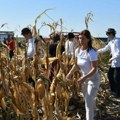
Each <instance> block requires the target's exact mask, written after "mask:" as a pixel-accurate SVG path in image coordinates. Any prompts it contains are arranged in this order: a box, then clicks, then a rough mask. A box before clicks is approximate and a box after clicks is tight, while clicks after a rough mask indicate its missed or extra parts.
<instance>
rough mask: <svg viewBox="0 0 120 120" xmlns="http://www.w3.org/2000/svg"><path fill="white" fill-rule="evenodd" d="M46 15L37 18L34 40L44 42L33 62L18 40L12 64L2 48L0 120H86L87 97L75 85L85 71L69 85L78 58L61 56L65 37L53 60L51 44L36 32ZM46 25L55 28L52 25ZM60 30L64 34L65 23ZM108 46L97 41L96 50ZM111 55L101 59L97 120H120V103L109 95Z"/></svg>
mask: <svg viewBox="0 0 120 120" xmlns="http://www.w3.org/2000/svg"><path fill="white" fill-rule="evenodd" d="M45 12H46V11H44V12H43V13H42V14H40V15H39V16H38V17H37V18H36V20H35V24H34V26H33V29H32V32H33V36H34V37H35V38H36V39H37V40H38V41H40V43H39V42H36V43H35V53H34V58H33V61H30V60H29V59H28V58H27V53H26V51H27V46H26V47H25V49H23V50H22V49H20V48H19V47H18V43H17V40H16V41H15V42H16V49H15V55H14V58H13V59H12V60H9V58H8V55H7V54H8V51H7V50H6V49H5V48H2V47H1V48H0V61H1V62H0V120H85V108H84V100H83V96H82V93H81V89H80V88H79V87H78V86H76V84H75V81H76V80H77V79H78V78H79V77H80V75H81V71H79V72H77V73H75V74H74V75H73V77H72V78H71V81H69V82H66V81H65V76H66V74H67V73H68V71H69V70H70V68H71V67H72V65H73V64H74V63H75V62H76V60H75V58H71V59H70V58H68V57H67V56H65V54H61V53H60V49H61V45H62V44H63V42H64V39H62V35H61V39H60V42H59V44H58V46H57V50H56V57H54V58H49V53H48V48H49V44H48V43H45V42H44V41H42V40H41V39H40V38H39V35H38V32H37V30H36V23H37V20H38V19H39V18H40V17H41V16H42V15H43V14H44V13H45ZM44 24H45V23H44ZM45 25H48V26H50V27H51V25H50V24H45ZM54 25H55V26H54ZM54 25H52V27H51V29H52V30H53V29H54V31H55V29H56V24H54ZM57 25H59V24H57ZM60 26H61V33H62V20H60ZM16 39H17V38H16ZM39 45H41V47H42V48H43V49H44V56H43V57H40V56H39V54H40V53H39V47H38V46H39ZM104 46H105V44H104V43H103V42H102V41H101V40H96V39H94V38H93V47H94V48H95V49H99V48H101V47H104ZM108 54H109V53H104V54H102V55H99V72H100V75H101V86H100V89H99V92H98V95H97V98H96V101H97V108H98V109H99V111H98V115H97V118H96V120H120V101H116V100H115V101H113V100H110V99H109V95H110V94H109V93H108V92H107V91H106V90H107V89H108V88H109V84H108V80H107V75H106V73H107V71H108V68H109V65H107V64H106V61H107V60H108V57H109V56H108ZM55 61H56V63H57V64H56V66H55V68H54V70H53V71H52V72H53V79H52V81H50V80H49V74H50V72H51V64H52V63H53V62H55ZM30 77H31V78H32V79H33V80H34V82H35V86H34V87H33V85H31V84H30V83H29V82H28V79H29V78H30ZM71 103H74V105H75V106H76V109H74V110H71V108H70V104H71Z"/></svg>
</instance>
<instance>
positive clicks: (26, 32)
mask: <svg viewBox="0 0 120 120" xmlns="http://www.w3.org/2000/svg"><path fill="white" fill-rule="evenodd" d="M21 34H22V35H23V36H24V37H25V39H27V40H28V39H29V38H31V37H32V32H31V30H30V29H29V28H23V29H22V31H21Z"/></svg>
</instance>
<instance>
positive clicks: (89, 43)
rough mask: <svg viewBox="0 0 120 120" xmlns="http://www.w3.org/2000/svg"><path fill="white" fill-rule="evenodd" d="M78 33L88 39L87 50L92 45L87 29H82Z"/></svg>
mask: <svg viewBox="0 0 120 120" xmlns="http://www.w3.org/2000/svg"><path fill="white" fill-rule="evenodd" d="M80 35H84V36H85V37H86V38H87V39H89V42H88V49H87V52H89V50H91V48H93V47H92V36H91V33H90V31H89V30H83V31H81V32H80ZM93 49H94V48H93Z"/></svg>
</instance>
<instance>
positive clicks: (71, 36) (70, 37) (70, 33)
mask: <svg viewBox="0 0 120 120" xmlns="http://www.w3.org/2000/svg"><path fill="white" fill-rule="evenodd" d="M74 37H75V36H74V34H73V33H72V32H69V33H68V39H69V40H70V39H73V38H74Z"/></svg>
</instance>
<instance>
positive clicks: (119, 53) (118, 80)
mask: <svg viewBox="0 0 120 120" xmlns="http://www.w3.org/2000/svg"><path fill="white" fill-rule="evenodd" d="M106 35H107V36H108V40H109V42H108V44H107V45H106V46H105V47H104V48H101V49H99V50H98V51H97V52H98V53H103V52H106V51H108V50H110V53H111V58H110V59H109V63H111V65H110V68H109V71H108V79H109V84H110V91H111V93H112V94H113V95H112V97H115V98H116V97H120V77H119V75H120V39H119V38H116V31H115V29H114V28H108V30H107V31H106Z"/></svg>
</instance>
